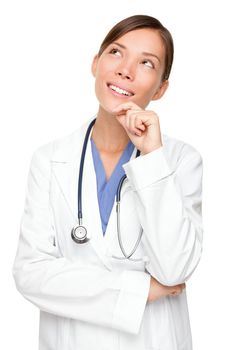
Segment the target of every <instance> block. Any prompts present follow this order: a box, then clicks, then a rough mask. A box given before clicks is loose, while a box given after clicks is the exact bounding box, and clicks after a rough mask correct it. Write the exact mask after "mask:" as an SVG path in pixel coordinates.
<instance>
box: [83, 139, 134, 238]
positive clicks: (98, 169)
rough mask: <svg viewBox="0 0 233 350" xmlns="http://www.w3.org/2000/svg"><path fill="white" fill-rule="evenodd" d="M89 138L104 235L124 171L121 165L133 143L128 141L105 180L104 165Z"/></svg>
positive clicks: (127, 158) (128, 157) (130, 150)
mask: <svg viewBox="0 0 233 350" xmlns="http://www.w3.org/2000/svg"><path fill="white" fill-rule="evenodd" d="M90 140H91V151H92V158H93V162H94V167H95V174H96V183H97V195H98V203H99V212H100V217H101V223H102V231H103V235H104V234H105V231H106V228H107V224H108V220H109V217H110V214H111V211H112V207H113V204H114V202H115V196H116V192H117V187H118V184H119V182H120V179H121V178H122V176H123V175H124V174H125V171H124V169H123V167H122V165H123V164H125V163H127V162H128V161H129V160H130V158H131V155H132V153H133V150H134V144H133V143H132V142H131V141H129V142H128V144H127V146H126V148H125V149H124V151H123V153H122V155H121V157H120V159H119V161H118V163H117V165H116V167H115V168H114V170H113V172H112V174H111V176H110V178H109V179H108V180H107V179H106V174H105V170H104V166H103V163H102V160H101V158H100V155H99V152H98V150H97V148H96V145H95V143H94V141H93V140H92V138H91V139H90Z"/></svg>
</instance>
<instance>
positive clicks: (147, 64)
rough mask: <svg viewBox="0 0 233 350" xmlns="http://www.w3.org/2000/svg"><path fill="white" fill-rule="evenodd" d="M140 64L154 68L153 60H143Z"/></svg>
mask: <svg viewBox="0 0 233 350" xmlns="http://www.w3.org/2000/svg"><path fill="white" fill-rule="evenodd" d="M142 64H144V65H145V66H147V67H149V68H154V67H155V66H154V64H153V62H151V61H150V60H143V61H142Z"/></svg>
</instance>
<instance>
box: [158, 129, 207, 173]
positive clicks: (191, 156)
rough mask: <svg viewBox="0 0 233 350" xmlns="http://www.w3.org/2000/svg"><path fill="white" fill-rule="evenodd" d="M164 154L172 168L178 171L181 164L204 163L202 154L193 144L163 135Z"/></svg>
mask: <svg viewBox="0 0 233 350" xmlns="http://www.w3.org/2000/svg"><path fill="white" fill-rule="evenodd" d="M162 142H163V152H164V155H165V157H166V159H167V161H168V163H169V165H170V167H171V168H173V169H176V168H177V167H178V166H179V165H180V164H184V163H186V162H189V161H192V160H194V161H197V162H199V163H202V156H201V154H200V152H199V151H198V150H197V149H196V148H195V147H194V146H193V145H191V144H189V143H187V142H184V141H182V140H179V139H177V138H175V137H171V136H168V135H165V134H162Z"/></svg>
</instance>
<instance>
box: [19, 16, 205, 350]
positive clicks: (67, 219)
mask: <svg viewBox="0 0 233 350" xmlns="http://www.w3.org/2000/svg"><path fill="white" fill-rule="evenodd" d="M172 60H173V40H172V37H171V34H170V33H169V31H168V30H167V29H166V28H165V27H164V26H163V25H162V24H161V23H160V22H159V21H158V20H157V19H155V18H153V17H150V16H144V15H136V16H131V17H129V18H126V19H123V20H122V21H121V22H119V23H118V24H116V25H115V26H114V27H113V28H112V29H111V30H110V32H109V33H108V34H107V36H106V38H105V39H104V41H103V43H102V44H101V46H100V49H99V52H98V54H96V56H95V57H94V58H93V63H92V67H91V69H92V74H93V76H94V77H95V92H96V97H97V99H98V101H99V108H98V111H97V114H96V116H95V117H94V118H91V119H89V120H88V121H87V122H86V123H85V124H84V125H82V126H81V128H80V129H78V130H76V131H75V132H74V133H73V134H72V135H69V136H67V137H65V138H63V139H61V140H56V141H53V142H51V143H49V144H47V145H44V146H42V147H40V148H39V149H38V150H36V152H35V153H34V155H33V157H32V161H31V168H30V172H29V177H28V189H27V198H26V202H25V210H24V213H23V217H22V224H21V234H20V238H19V245H18V251H17V255H16V258H15V263H14V268H13V273H14V278H15V282H16V286H17V288H18V290H19V291H20V292H21V293H22V294H23V295H24V296H25V298H27V299H28V300H30V301H31V302H32V303H34V304H35V305H36V306H37V307H39V308H40V310H41V313H40V315H41V317H40V346H39V349H40V350H67V349H69V350H76V349H80V350H84V349H85V350H92V349H95V350H103V349H121V350H130V349H133V350H152V349H154V350H159V349H161V350H191V349H192V340H191V330H190V323H189V315H188V306H187V299H186V291H185V286H186V282H187V281H188V279H189V278H190V276H191V275H192V273H193V272H194V270H195V268H196V267H197V265H198V262H199V260H200V257H201V251H202V234H203V229H202V215H201V214H202V213H201V193H202V158H201V156H200V154H199V152H198V151H197V150H196V149H195V148H194V147H192V146H191V145H189V144H186V143H184V142H182V141H179V140H177V139H175V138H174V139H173V138H171V137H168V136H166V135H164V134H162V133H161V131H160V124H159V117H158V115H157V114H156V113H155V111H152V110H147V109H146V107H147V105H148V104H149V103H150V101H152V100H158V99H160V98H161V97H162V96H163V95H164V93H165V92H166V90H167V88H168V78H169V74H170V70H171V66H172ZM77 193H78V201H77ZM82 194H83V195H82ZM115 196H116V202H117V204H116V212H117V215H116V214H115V210H113V206H114V199H115ZM120 205H121V207H120ZM120 208H121V210H120ZM83 214H84V216H83Z"/></svg>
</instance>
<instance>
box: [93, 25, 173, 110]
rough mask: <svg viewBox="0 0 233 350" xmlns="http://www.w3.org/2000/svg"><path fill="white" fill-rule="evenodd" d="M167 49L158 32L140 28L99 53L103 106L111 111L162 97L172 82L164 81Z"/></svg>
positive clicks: (98, 79) (96, 73)
mask: <svg viewBox="0 0 233 350" xmlns="http://www.w3.org/2000/svg"><path fill="white" fill-rule="evenodd" d="M164 61H165V49H164V45H163V42H162V39H161V37H160V34H159V33H158V31H156V30H153V29H147V28H143V29H137V30H133V31H131V32H129V33H126V34H125V35H123V36H122V37H120V38H118V39H117V40H116V41H115V42H113V43H111V44H110V45H109V46H108V47H107V48H106V49H105V50H104V51H103V53H102V54H101V56H100V57H97V56H95V58H94V60H93V64H92V73H93V75H94V77H95V78H96V80H95V91H96V96H97V98H98V100H99V103H100V106H101V107H102V108H103V109H104V110H105V111H107V112H108V113H111V111H112V110H113V109H114V108H115V107H117V106H118V105H119V104H121V103H124V102H129V101H132V102H134V103H136V104H137V105H138V106H140V107H141V108H143V109H144V108H145V107H146V106H147V105H148V103H149V102H150V101H151V100H156V99H159V98H160V97H161V96H162V95H163V94H164V92H165V90H166V88H167V86H168V81H162V76H163V72H164Z"/></svg>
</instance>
